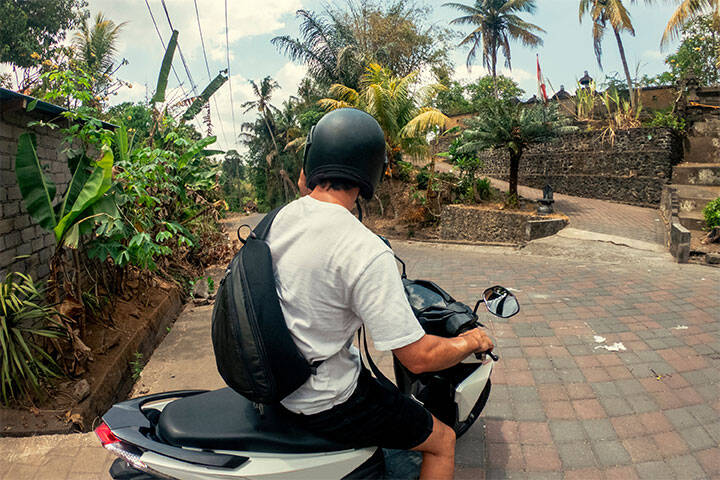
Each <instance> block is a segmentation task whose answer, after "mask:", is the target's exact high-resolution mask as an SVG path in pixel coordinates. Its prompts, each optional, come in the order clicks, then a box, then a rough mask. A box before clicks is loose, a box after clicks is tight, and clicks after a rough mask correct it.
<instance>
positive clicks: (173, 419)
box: [156, 388, 352, 453]
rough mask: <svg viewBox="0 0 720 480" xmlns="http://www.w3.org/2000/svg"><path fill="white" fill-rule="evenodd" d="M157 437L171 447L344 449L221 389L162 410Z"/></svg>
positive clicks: (281, 415) (272, 410)
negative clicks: (261, 411) (261, 410)
mask: <svg viewBox="0 0 720 480" xmlns="http://www.w3.org/2000/svg"><path fill="white" fill-rule="evenodd" d="M156 432H157V435H158V436H159V437H160V438H161V439H162V440H163V441H165V442H167V443H169V444H170V445H173V446H177V447H192V448H203V449H216V450H236V451H245V452H248V451H249V452H267V453H313V452H334V451H340V450H347V449H349V448H352V447H349V446H348V445H343V444H339V443H335V442H331V441H328V440H326V439H324V438H321V437H318V436H316V435H314V434H312V433H310V432H308V431H306V430H304V429H302V428H299V427H298V426H296V425H294V424H293V422H292V418H291V417H289V415H288V414H287V413H286V412H285V411H284V410H283V409H282V407H278V406H271V405H264V406H263V414H262V415H260V413H259V412H258V410H257V409H256V408H255V406H254V405H253V403H252V402H251V401H250V400H248V399H246V398H245V397H243V396H242V395H240V394H239V393H237V392H235V391H234V390H231V389H230V388H223V389H221V390H215V391H212V392H207V393H201V394H199V395H193V396H191V397H185V398H181V399H179V400H175V401H174V402H171V403H169V404H168V405H167V406H165V408H164V409H163V410H162V413H161V414H160V418H159V420H158V423H157V430H156Z"/></svg>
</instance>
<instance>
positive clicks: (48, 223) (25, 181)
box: [15, 133, 57, 230]
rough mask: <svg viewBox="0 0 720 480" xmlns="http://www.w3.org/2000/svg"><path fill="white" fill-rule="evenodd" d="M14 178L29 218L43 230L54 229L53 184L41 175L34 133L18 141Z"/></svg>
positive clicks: (24, 134) (26, 134) (55, 221)
mask: <svg viewBox="0 0 720 480" xmlns="http://www.w3.org/2000/svg"><path fill="white" fill-rule="evenodd" d="M15 176H16V177H17V182H18V186H19V187H20V193H21V194H22V197H23V202H24V203H25V208H26V209H27V211H28V213H29V214H30V216H31V217H32V218H34V219H35V221H36V222H37V223H38V224H39V225H40V226H41V227H43V228H46V229H48V230H51V229H53V228H55V226H56V225H57V219H56V218H55V212H54V211H53V205H52V202H53V198H55V184H54V183H53V182H52V181H51V180H50V179H49V178H47V177H46V176H45V174H44V173H43V169H42V165H40V160H39V159H38V156H37V141H36V139H35V134H34V133H23V134H22V135H20V138H19V139H18V150H17V155H16V156H15Z"/></svg>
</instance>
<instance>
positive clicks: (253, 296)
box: [212, 208, 322, 404]
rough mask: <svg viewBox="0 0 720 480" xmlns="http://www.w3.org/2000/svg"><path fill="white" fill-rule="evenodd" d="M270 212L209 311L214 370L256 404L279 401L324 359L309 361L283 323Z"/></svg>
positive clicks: (228, 272) (229, 270)
mask: <svg viewBox="0 0 720 480" xmlns="http://www.w3.org/2000/svg"><path fill="white" fill-rule="evenodd" d="M279 210H280V208H277V209H275V210H273V211H272V212H270V213H268V214H267V215H266V216H265V218H263V220H262V221H261V222H260V223H259V224H258V226H257V227H256V228H255V230H253V231H252V232H251V234H250V235H249V236H248V237H247V239H246V240H244V241H243V243H244V245H243V246H242V248H240V251H239V252H238V253H237V255H235V257H234V258H233V259H232V261H231V262H230V265H229V266H228V268H227V270H226V272H225V276H224V277H223V279H222V281H221V282H220V286H219V288H218V292H217V298H216V300H215V306H214V307H213V314H212V342H213V349H214V350H215V362H216V363H217V368H218V372H220V376H222V378H223V380H225V383H227V384H228V386H229V387H230V388H232V389H233V390H235V391H236V392H238V393H239V394H241V395H242V396H244V397H246V398H247V399H249V400H251V401H253V402H256V403H265V404H271V403H277V402H279V401H280V400H282V399H283V398H285V397H286V396H288V395H289V394H291V393H292V392H294V391H295V390H297V388H298V387H300V386H301V385H302V384H303V383H305V381H306V380H307V379H308V378H309V377H310V375H312V374H313V373H314V372H315V371H316V369H317V366H318V365H319V364H320V363H322V362H315V363H313V364H310V363H309V362H308V361H307V360H306V359H305V357H304V356H303V355H302V353H300V351H299V350H298V348H297V346H296V345H295V342H293V339H292V337H291V336H290V331H289V330H288V328H287V324H286V323H285V318H284V316H283V313H282V310H281V308H280V300H279V299H278V296H277V291H276V289H275V276H274V274H273V263H272V256H271V255H270V248H269V247H268V244H267V243H266V242H265V239H266V238H267V234H268V231H269V230H270V226H271V225H272V222H273V220H274V219H275V215H277V213H278V211H279Z"/></svg>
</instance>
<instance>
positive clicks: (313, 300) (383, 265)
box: [267, 196, 425, 415]
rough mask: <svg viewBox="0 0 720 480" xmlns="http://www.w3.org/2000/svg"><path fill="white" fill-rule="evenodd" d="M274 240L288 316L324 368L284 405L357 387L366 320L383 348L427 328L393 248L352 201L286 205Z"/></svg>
mask: <svg viewBox="0 0 720 480" xmlns="http://www.w3.org/2000/svg"><path fill="white" fill-rule="evenodd" d="M267 242H268V244H269V246H270V250H271V252H272V258H273V265H274V268H275V281H276V287H277V291H278V296H279V297H280V306H281V308H282V311H283V314H284V316H285V322H286V323H287V325H288V328H289V329H290V333H291V335H292V338H293V340H294V341H295V344H296V345H297V347H298V348H299V349H300V351H301V352H302V354H303V355H304V356H305V358H306V359H307V360H308V361H310V362H314V361H317V360H323V363H322V364H321V365H320V366H319V367H318V369H317V373H316V374H314V375H311V376H310V378H309V379H308V380H307V382H305V383H304V384H303V385H302V386H301V387H300V388H298V389H297V390H296V391H294V392H293V393H291V394H290V395H289V396H288V397H286V398H285V399H284V400H283V401H282V404H283V405H284V406H285V408H287V409H289V410H290V411H293V412H295V413H304V414H308V415H309V414H314V413H318V412H322V411H324V410H329V409H330V408H332V407H333V406H335V405H338V404H341V403H343V402H345V401H346V400H347V399H348V398H349V397H350V395H351V394H352V393H353V391H354V390H355V386H356V384H357V378H358V375H359V373H360V357H359V356H358V351H357V349H356V348H355V347H354V346H353V345H352V340H353V335H354V334H355V332H356V331H357V330H358V328H360V326H361V324H364V325H365V328H366V329H367V332H368V334H369V335H370V337H371V338H372V340H373V342H374V344H375V348H376V349H378V350H383V351H387V350H393V349H396V348H400V347H404V346H406V345H409V344H411V343H413V342H415V341H417V340H419V339H420V338H421V337H422V336H423V335H424V334H425V332H424V331H423V329H422V328H421V327H420V324H419V323H418V321H417V319H416V318H415V316H414V315H413V313H412V310H411V308H410V305H409V303H408V301H407V298H406V297H405V293H404V290H403V286H402V281H401V280H400V275H399V274H398V270H397V264H396V263H395V258H394V257H393V253H392V250H391V249H390V248H388V246H387V245H385V243H384V242H383V241H382V240H380V239H379V238H378V237H377V236H376V235H375V234H373V233H372V232H371V231H370V230H368V229H367V228H366V227H365V226H364V225H363V224H362V223H360V222H359V221H358V220H357V219H356V218H355V217H354V216H353V214H352V213H350V212H349V211H348V210H347V209H346V208H345V207H343V206H341V205H337V204H333V203H328V202H322V201H320V200H316V199H314V198H312V197H310V196H305V197H302V198H300V199H298V200H295V201H293V202H291V203H290V204H288V205H286V206H285V207H284V208H283V209H282V210H281V211H280V212H279V213H278V215H277V217H276V218H275V221H274V222H273V224H272V228H271V229H270V233H269V235H268V238H267Z"/></svg>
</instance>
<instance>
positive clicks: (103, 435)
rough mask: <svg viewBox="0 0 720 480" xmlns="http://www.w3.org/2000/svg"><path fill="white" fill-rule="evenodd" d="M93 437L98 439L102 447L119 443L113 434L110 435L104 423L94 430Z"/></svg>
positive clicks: (110, 432) (108, 428)
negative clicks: (95, 436)
mask: <svg viewBox="0 0 720 480" xmlns="http://www.w3.org/2000/svg"><path fill="white" fill-rule="evenodd" d="M95 435H97V436H98V438H99V439H100V443H101V444H102V446H103V447H104V446H105V445H109V444H111V443H118V442H119V441H120V439H119V438H117V437H116V436H115V434H114V433H112V431H111V430H110V427H108V426H107V425H106V424H105V422H103V423H101V424H100V425H99V426H98V427H97V428H96V429H95Z"/></svg>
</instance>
